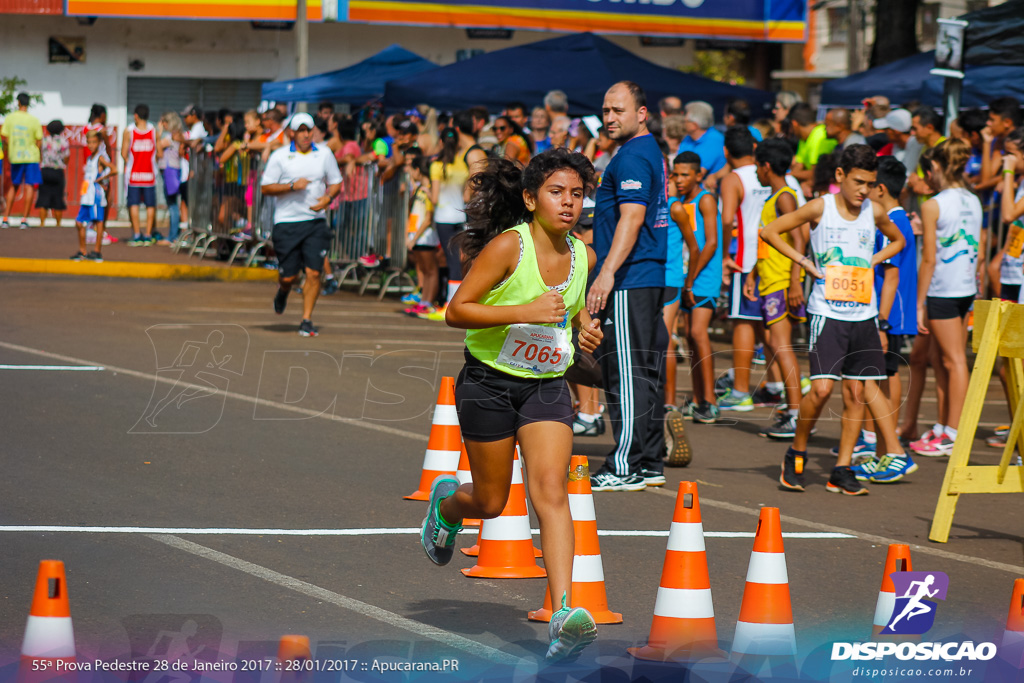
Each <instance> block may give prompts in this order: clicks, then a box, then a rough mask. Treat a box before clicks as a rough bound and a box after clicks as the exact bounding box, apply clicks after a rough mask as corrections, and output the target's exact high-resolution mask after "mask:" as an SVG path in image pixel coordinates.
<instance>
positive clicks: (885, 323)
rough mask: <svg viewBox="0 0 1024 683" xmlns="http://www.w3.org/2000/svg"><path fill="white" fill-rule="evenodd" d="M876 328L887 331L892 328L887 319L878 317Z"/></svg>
mask: <svg viewBox="0 0 1024 683" xmlns="http://www.w3.org/2000/svg"><path fill="white" fill-rule="evenodd" d="M878 329H879V330H881V331H882V332H888V331H889V330H891V329H892V323H890V322H889V321H888V320H882V319H879V321H878Z"/></svg>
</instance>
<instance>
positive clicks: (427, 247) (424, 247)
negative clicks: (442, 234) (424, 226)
mask: <svg viewBox="0 0 1024 683" xmlns="http://www.w3.org/2000/svg"><path fill="white" fill-rule="evenodd" d="M412 250H413V251H437V245H434V246H430V245H429V244H414V245H412Z"/></svg>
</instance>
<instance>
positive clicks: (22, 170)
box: [11, 163, 43, 187]
mask: <svg viewBox="0 0 1024 683" xmlns="http://www.w3.org/2000/svg"><path fill="white" fill-rule="evenodd" d="M42 182H43V174H42V172H40V170H39V164H38V163H35V164H11V185H13V186H14V187H17V186H18V185H31V186H32V187H39V185H40V183H42Z"/></svg>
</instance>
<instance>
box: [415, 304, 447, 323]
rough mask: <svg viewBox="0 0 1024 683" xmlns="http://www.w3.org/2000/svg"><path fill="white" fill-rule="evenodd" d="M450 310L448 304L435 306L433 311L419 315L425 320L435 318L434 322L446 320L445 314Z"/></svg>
mask: <svg viewBox="0 0 1024 683" xmlns="http://www.w3.org/2000/svg"><path fill="white" fill-rule="evenodd" d="M447 312H448V307H447V306H442V307H441V308H435V309H434V312H433V313H424V314H423V315H420V316H417V317H419V318H422V319H423V320H433V321H434V322H442V323H443V322H444V321H445V319H444V316H445V314H446V313H447Z"/></svg>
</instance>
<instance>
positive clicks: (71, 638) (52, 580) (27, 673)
mask: <svg viewBox="0 0 1024 683" xmlns="http://www.w3.org/2000/svg"><path fill="white" fill-rule="evenodd" d="M74 661H75V632H74V629H73V628H72V626H71V607H70V605H69V603H68V591H67V583H66V579H65V576H64V563H63V562H60V561H59V560H43V561H42V562H40V563H39V573H38V574H37V575H36V590H35V593H34V594H33V596H32V609H31V611H30V612H29V614H28V623H27V624H26V625H25V640H24V641H23V642H22V645H21V672H23V674H24V676H22V678H23V679H24V680H40V679H41V678H47V677H53V676H54V675H59V674H60V671H59V669H58V662H61V663H64V664H66V663H69V662H74ZM40 674H45V676H40Z"/></svg>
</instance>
